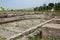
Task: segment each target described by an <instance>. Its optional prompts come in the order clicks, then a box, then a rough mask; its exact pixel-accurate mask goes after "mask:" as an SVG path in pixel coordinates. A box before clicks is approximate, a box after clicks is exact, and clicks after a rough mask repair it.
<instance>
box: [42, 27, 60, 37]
mask: <svg viewBox="0 0 60 40" xmlns="http://www.w3.org/2000/svg"><path fill="white" fill-rule="evenodd" d="M42 36H43V38H47V37H53V38H60V29H54V28H43V29H42Z"/></svg>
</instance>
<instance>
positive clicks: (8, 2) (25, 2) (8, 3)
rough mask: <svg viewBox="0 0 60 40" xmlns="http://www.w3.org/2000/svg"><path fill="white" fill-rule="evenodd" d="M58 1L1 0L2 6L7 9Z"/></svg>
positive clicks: (0, 4) (56, 1)
mask: <svg viewBox="0 0 60 40" xmlns="http://www.w3.org/2000/svg"><path fill="white" fill-rule="evenodd" d="M58 2H60V0H0V6H2V7H3V8H5V9H25V8H33V7H37V6H41V5H43V4H48V3H58Z"/></svg>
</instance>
